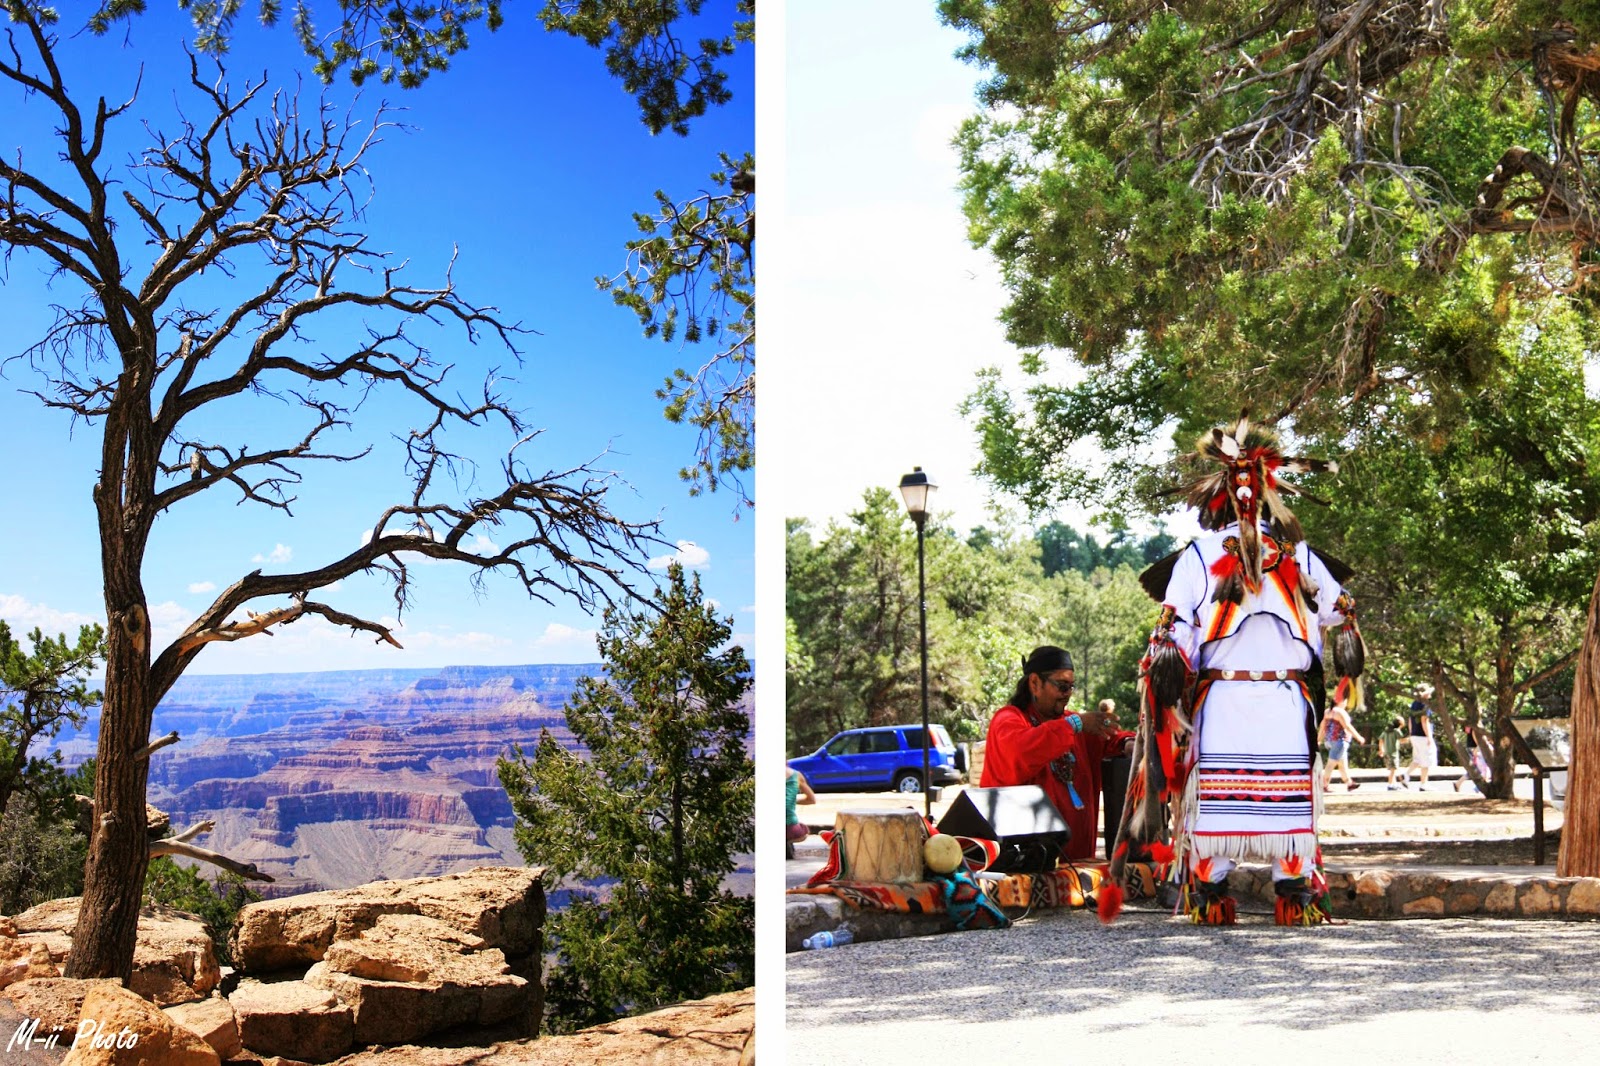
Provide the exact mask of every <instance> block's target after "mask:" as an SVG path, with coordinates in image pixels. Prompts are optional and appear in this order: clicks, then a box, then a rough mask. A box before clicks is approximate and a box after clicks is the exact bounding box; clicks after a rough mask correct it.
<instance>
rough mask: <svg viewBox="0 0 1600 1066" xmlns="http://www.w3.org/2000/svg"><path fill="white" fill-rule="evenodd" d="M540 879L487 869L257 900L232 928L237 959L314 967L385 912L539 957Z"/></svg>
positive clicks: (248, 966) (521, 870)
mask: <svg viewBox="0 0 1600 1066" xmlns="http://www.w3.org/2000/svg"><path fill="white" fill-rule="evenodd" d="M543 874H544V871H543V870H542V869H540V868H527V867H509V866H486V867H479V868H477V869H475V870H469V871H467V872H465V873H459V874H448V875H446V876H444V877H418V878H412V879H409V880H405V881H378V882H374V883H372V884H369V885H362V886H360V887H359V888H351V889H339V890H335V891H330V892H312V893H308V894H306V895H300V896H289V897H286V898H283V899H274V900H264V901H262V902H260V903H252V904H250V905H249V906H248V907H245V908H244V910H242V911H240V913H239V921H238V924H237V925H236V926H235V927H234V932H233V942H232V947H233V958H234V962H235V965H236V966H238V968H239V970H240V971H241V972H243V973H270V972H272V971H274V970H284V969H290V968H294V967H305V966H309V965H310V964H311V963H314V962H320V961H321V960H322V958H323V956H324V955H325V954H326V953H327V950H328V948H329V947H330V946H332V945H333V944H334V943H335V942H337V941H340V940H354V939H355V938H357V937H359V936H360V935H361V934H362V933H363V932H365V931H366V930H368V929H372V928H374V927H375V926H376V925H377V924H378V920H379V919H380V918H382V917H384V916H386V915H391V916H401V915H417V916H421V917H425V918H429V919H432V920H433V921H435V922H439V923H441V924H442V925H444V926H447V927H449V929H451V930H453V931H454V932H455V933H456V934H458V935H466V936H470V937H474V938H477V939H478V940H481V941H483V942H484V943H485V944H486V945H487V946H489V947H495V948H500V949H501V950H503V951H504V952H505V953H506V954H507V955H508V956H523V955H530V954H537V953H538V952H539V951H540V950H541V944H542V938H541V930H542V929H543V926H544V885H543Z"/></svg>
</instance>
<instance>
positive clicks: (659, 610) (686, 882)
mask: <svg viewBox="0 0 1600 1066" xmlns="http://www.w3.org/2000/svg"><path fill="white" fill-rule="evenodd" d="M654 608H655V609H654V611H651V612H647V613H637V614H633V613H625V612H622V611H620V610H616V609H612V610H608V611H607V612H606V620H605V628H604V630H603V632H602V634H601V636H600V639H599V648H600V655H601V658H602V660H603V661H604V663H605V669H606V672H605V675H604V676H602V677H593V678H586V679H584V680H583V681H582V682H580V683H579V686H578V690H577V691H576V692H575V693H574V695H573V697H572V699H571V701H570V702H569V703H568V704H567V707H566V716H567V726H568V728H569V729H570V730H571V731H572V735H573V737H574V738H575V739H576V740H577V741H578V743H579V744H581V745H582V747H583V749H584V753H578V752H574V751H569V750H567V749H566V748H564V747H562V746H561V745H560V744H559V743H558V742H557V741H556V740H555V739H554V738H553V737H551V736H550V734H549V732H548V731H546V732H544V733H542V734H541V736H540V738H539V744H538V747H537V748H536V749H535V751H534V754H533V757H532V758H531V759H528V758H525V757H524V756H523V755H522V753H521V752H520V751H518V752H517V756H516V758H509V759H501V760H500V764H499V774H500V780H501V783H502V784H504V786H505V788H506V791H507V793H509V794H510V797H511V802H512V806H513V808H514V809H515V810H516V814H517V822H518V824H517V828H516V839H517V847H518V848H519V849H520V850H521V851H522V853H523V855H524V856H526V858H527V859H528V861H529V862H530V863H536V864H539V865H543V866H545V867H546V868H547V869H548V871H549V873H550V875H551V876H552V878H553V879H556V880H570V881H572V882H577V883H583V884H586V885H590V886H592V885H595V884H603V885H604V886H605V887H604V888H603V889H601V890H600V891H599V892H596V891H593V890H590V889H587V888H580V889H578V890H577V891H575V893H574V895H573V897H572V900H571V902H570V903H569V904H568V905H567V907H565V908H564V909H562V910H560V911H558V912H556V913H554V914H552V915H551V916H550V919H549V921H548V922H547V924H546V929H547V930H548V931H549V933H550V936H551V939H552V942H553V943H552V946H553V948H554V951H555V954H556V958H557V967H556V969H555V970H554V972H553V973H551V974H550V975H549V977H548V978H547V981H546V1000H545V1002H546V1006H547V1014H546V1017H547V1020H548V1023H549V1025H550V1026H551V1028H552V1029H553V1030H555V1031H566V1030H570V1029H577V1028H582V1027H584V1026H588V1025H596V1024H599V1023H601V1022H604V1021H609V1020H611V1019H613V1018H615V1017H616V1016H618V1015H619V1014H623V1013H632V1012H637V1011H644V1010H649V1009H651V1008H653V1007H656V1006H659V1005H661V1004H664V1003H671V1002H674V1001H677V1000H681V999H694V998H698V997H701V996H707V995H712V994H714V993H717V992H724V991H729V990H732V989H736V988H743V987H746V986H748V985H750V984H752V983H754V980H755V972H754V965H755V942H754V917H755V911H754V901H753V900H752V899H750V898H749V897H748V896H738V895H735V894H734V893H733V892H731V891H729V890H728V889H727V887H725V885H724V880H725V878H726V877H727V876H728V875H729V874H730V873H732V872H733V870H734V869H735V866H736V862H737V856H738V855H739V854H740V853H743V852H749V851H750V850H751V848H752V847H753V846H754V839H755V838H754V822H753V818H754V799H755V791H754V767H753V765H752V763H751V761H750V756H749V754H748V751H747V749H746V742H747V738H748V734H749V731H750V720H749V717H748V716H747V714H746V711H745V708H744V700H745V695H746V692H747V690H748V688H749V685H750V668H749V663H748V661H747V660H746V659H745V655H744V651H743V650H742V649H741V648H739V647H738V646H737V645H734V646H731V647H729V646H727V642H728V638H729V636H730V634H731V625H730V624H729V622H728V621H727V620H724V619H719V618H718V617H717V616H716V614H715V612H714V611H713V610H712V609H711V608H710V607H709V606H707V605H706V603H705V602H704V600H703V598H702V596H701V593H700V583H699V580H698V579H695V580H693V581H688V580H686V579H685V577H684V573H683V569H682V567H681V566H678V565H677V564H673V565H672V567H671V568H670V570H669V572H668V584H667V587H666V588H664V589H662V590H660V591H659V592H658V593H657V595H656V599H655V603H654Z"/></svg>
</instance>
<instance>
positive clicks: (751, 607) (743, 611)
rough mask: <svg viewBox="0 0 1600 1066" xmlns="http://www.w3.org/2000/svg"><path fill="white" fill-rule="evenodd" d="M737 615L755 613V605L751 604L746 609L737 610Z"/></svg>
mask: <svg viewBox="0 0 1600 1066" xmlns="http://www.w3.org/2000/svg"><path fill="white" fill-rule="evenodd" d="M739 613H740V614H755V613H756V605H755V604H753V603H752V604H750V605H749V606H747V607H741V608H739Z"/></svg>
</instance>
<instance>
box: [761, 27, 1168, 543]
mask: <svg viewBox="0 0 1600 1066" xmlns="http://www.w3.org/2000/svg"><path fill="white" fill-rule="evenodd" d="M841 25H848V26H850V32H849V33H840V32H838V27H839V26H841ZM785 29H786V34H787V40H786V42H785V45H784V50H785V55H786V59H787V64H788V67H787V71H786V106H785V116H784V130H783V133H784V140H785V144H784V151H785V157H786V165H785V177H786V189H785V193H786V195H785V197H784V210H783V218H782V220H781V221H782V226H783V230H782V235H781V238H780V239H778V240H777V241H775V242H774V245H775V247H776V249H777V252H778V254H779V255H780V256H781V259H782V262H781V263H780V264H779V265H778V267H777V270H776V271H775V272H777V273H781V275H782V278H783V280H782V282H781V283H779V285H778V288H777V292H776V294H775V295H776V296H777V297H778V301H781V306H778V307H774V304H775V303H776V302H778V301H774V300H771V299H769V300H767V301H766V302H765V303H764V304H763V311H762V314H763V316H764V319H765V320H766V321H767V323H768V325H769V327H770V326H771V325H772V324H773V321H774V320H778V321H780V322H781V328H779V329H776V330H774V329H772V328H769V329H768V331H767V335H768V337H769V338H771V337H773V336H774V335H777V336H778V337H779V343H780V344H781V347H780V348H779V349H778V350H777V351H776V352H775V353H774V354H773V356H772V358H769V360H768V367H769V370H768V372H767V377H766V379H765V381H764V385H763V387H764V388H767V389H768V392H767V395H769V396H770V395H774V394H776V395H781V396H783V397H784V402H783V403H782V404H781V405H777V406H776V407H775V409H773V410H770V411H767V410H764V411H763V420H764V422H763V425H764V432H768V433H770V434H771V435H772V436H773V437H774V438H776V439H777V440H778V441H780V442H787V441H793V440H799V441H803V442H804V446H803V447H800V448H795V447H783V446H780V447H779V448H777V449H774V450H773V451H772V452H763V459H762V463H763V466H766V465H767V464H768V463H769V462H770V463H771V464H772V466H773V467H775V468H781V469H772V470H768V471H765V472H764V473H765V474H766V475H770V476H771V477H772V478H773V480H774V481H775V482H776V483H777V484H780V485H782V486H783V487H784V494H783V497H782V498H783V510H784V514H785V515H787V516H790V517H796V518H807V519H810V520H811V521H812V523H813V525H814V526H815V527H816V528H817V529H819V530H820V529H821V528H822V527H823V526H824V525H825V524H826V523H827V521H828V520H830V519H837V520H843V519H845V517H846V516H847V515H848V514H849V513H850V512H851V511H853V510H856V509H858V508H859V507H860V503H861V494H862V492H863V491H864V490H865V489H867V488H868V487H870V486H875V485H881V486H885V487H888V488H891V489H892V488H894V486H896V485H897V484H898V483H899V480H900V476H901V475H902V474H905V473H907V472H909V471H910V470H911V469H912V467H914V466H918V465H920V466H922V467H923V468H924V469H925V470H926V471H927V472H928V473H929V474H930V475H931V476H932V477H933V478H934V480H935V481H936V482H937V483H938V485H939V489H938V491H937V492H936V493H935V495H934V498H933V507H934V508H935V509H936V510H937V511H941V512H944V513H946V514H947V515H948V516H949V518H950V520H951V521H952V522H953V523H954V525H955V526H956V528H958V529H963V530H964V529H968V528H970V527H972V526H976V525H980V524H992V523H993V521H994V520H995V517H996V515H997V514H1000V515H1004V516H1006V517H1007V518H1008V519H1010V520H1013V521H1018V522H1021V521H1023V516H1022V515H1021V514H1020V512H1019V510H1018V509H1017V508H1016V506H1015V505H1014V503H1012V502H1011V501H1007V500H1001V501H998V502H996V501H991V500H990V499H989V494H988V490H987V487H986V486H985V485H984V483H983V482H982V481H981V480H979V479H978V478H977V477H976V476H975V475H974V473H973V470H974V468H975V467H976V465H977V463H978V460H979V453H978V438H977V433H976V431H975V430H974V429H973V427H972V425H971V423H970V422H969V421H968V420H966V419H964V418H963V417H962V416H961V415H960V413H959V411H958V408H959V407H960V404H961V401H962V400H963V399H964V398H965V397H966V396H968V395H969V394H970V393H971V392H972V391H973V389H974V388H975V386H976V384H977V378H976V374H977V372H978V371H979V370H981V369H983V368H985V367H991V366H996V367H1000V368H1001V369H1002V372H1003V373H1004V375H1005V380H1007V381H1009V382H1011V383H1012V384H1016V383H1017V382H1018V381H1020V380H1021V375H1020V373H1019V372H1018V371H1017V370H1016V367H1017V350H1016V349H1015V348H1013V347H1012V346H1011V345H1010V344H1009V343H1008V342H1007V341H1006V339H1005V331H1004V328H1003V327H1002V325H1001V324H1000V322H999V318H998V316H999V314H1000V311H1001V309H1002V308H1003V307H1004V306H1005V303H1006V292H1005V288H1004V286H1003V284H1002V282H1001V279H1000V272H999V270H998V268H997V267H996V266H995V263H994V261H993V259H992V258H991V257H990V255H989V253H988V252H987V251H985V250H980V249H974V248H973V247H972V246H971V245H970V244H969V243H968V240H967V221H966V218H965V216H964V215H963V214H962V210H961V192H960V189H959V183H960V172H959V168H958V164H959V157H958V154H957V152H956V150H955V148H953V147H952V146H951V143H950V142H951V139H952V138H953V137H954V136H955V133H956V131H957V129H958V128H959V127H960V125H961V123H962V121H963V120H965V119H966V118H967V117H969V116H971V115H973V114H975V113H976V111H977V107H978V105H977V102H976V99H975V95H974V94H975V91H976V88H977V86H978V84H979V83H980V82H981V81H982V80H983V78H984V73H983V71H982V70H981V69H979V68H978V67H975V66H972V65H970V64H967V63H964V62H962V61H960V60H958V59H957V58H956V57H955V52H956V50H957V49H958V48H960V47H961V45H962V44H963V43H964V42H965V40H966V37H965V35H964V34H962V33H959V32H957V31H955V30H952V29H949V28H947V27H945V26H944V25H942V24H941V23H940V22H939V18H938V13H937V9H936V5H934V4H933V3H931V2H928V0H874V2H872V3H870V4H857V3H851V2H850V0H807V2H804V3H799V2H797V3H791V4H790V5H789V8H788V19H787V22H786V26H785ZM764 43H770V41H766V42H764ZM766 188H767V189H768V190H769V191H770V190H771V185H770V184H769V185H767V186H766ZM764 233H765V234H766V235H767V236H768V237H771V236H772V235H773V227H771V226H768V227H767V228H766V229H765V230H764ZM841 248H847V249H848V253H849V254H847V255H841V254H840V250H841ZM768 265H769V267H771V266H772V264H771V262H770V259H769V264H768ZM767 277H768V278H769V279H770V278H771V277H772V274H771V273H769V274H768V275H767ZM818 308H825V309H826V314H817V313H814V309H818ZM1060 363H1061V360H1056V361H1055V364H1054V365H1056V366H1057V367H1058V375H1057V380H1061V379H1066V378H1068V377H1070V375H1072V374H1075V373H1081V371H1077V370H1075V369H1073V368H1071V367H1065V366H1060ZM780 374H781V375H782V376H781V381H780V380H778V375H780ZM1156 443H1157V446H1158V447H1159V446H1164V442H1156ZM1081 458H1082V461H1084V462H1086V463H1092V462H1094V461H1095V455H1094V453H1093V451H1092V450H1091V449H1087V448H1085V449H1084V451H1083V454H1082V456H1081ZM1089 517H1090V516H1089V514H1088V513H1087V512H1085V511H1083V510H1082V509H1080V508H1076V507H1072V508H1061V509H1059V510H1058V511H1057V512H1055V513H1054V514H1047V515H1045V516H1042V517H1041V518H1040V519H1039V521H1041V522H1043V521H1048V520H1050V519H1051V518H1057V519H1060V520H1061V521H1064V522H1068V523H1070V524H1072V525H1075V526H1077V527H1078V528H1080V529H1084V528H1087V522H1088V520H1089ZM1181 524H1182V519H1178V520H1175V521H1174V522H1173V527H1174V528H1175V529H1176V528H1177V527H1178V526H1179V525H1181Z"/></svg>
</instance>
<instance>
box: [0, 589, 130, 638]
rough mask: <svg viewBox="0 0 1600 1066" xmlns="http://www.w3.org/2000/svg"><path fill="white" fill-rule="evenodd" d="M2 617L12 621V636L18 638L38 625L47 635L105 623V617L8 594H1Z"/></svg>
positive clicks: (0, 615) (0, 609) (0, 613)
mask: <svg viewBox="0 0 1600 1066" xmlns="http://www.w3.org/2000/svg"><path fill="white" fill-rule="evenodd" d="M0 618H4V619H5V620H6V621H7V622H8V623H10V625H11V634H12V636H14V637H18V638H20V637H21V636H22V635H23V634H25V633H30V632H32V631H33V629H34V627H36V626H37V627H38V628H39V629H42V630H44V632H45V634H46V635H48V636H55V635H56V634H58V633H66V632H69V631H76V630H77V628H78V627H79V626H86V625H91V624H93V623H97V622H98V623H99V624H101V625H104V624H105V620H104V619H103V618H100V617H97V616H95V615H88V614H79V613H78V612H77V611H61V610H57V609H56V608H54V607H51V606H50V605H49V604H46V603H33V602H30V601H29V600H25V599H23V598H22V597H21V596H11V595H6V594H0Z"/></svg>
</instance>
